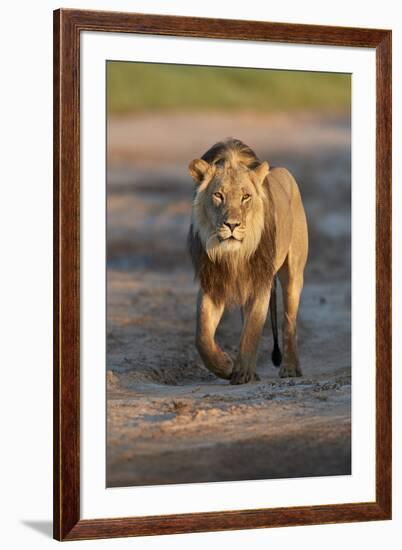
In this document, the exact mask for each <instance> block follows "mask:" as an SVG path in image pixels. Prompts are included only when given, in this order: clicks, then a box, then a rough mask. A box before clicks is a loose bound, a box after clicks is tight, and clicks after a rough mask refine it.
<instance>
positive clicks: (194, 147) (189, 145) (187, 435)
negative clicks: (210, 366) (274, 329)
mask: <svg viewBox="0 0 402 550" xmlns="http://www.w3.org/2000/svg"><path fill="white" fill-rule="evenodd" d="M350 114H351V76H350V75H346V74H335V73H311V72H296V71H276V70H275V71H273V70H266V69H264V70H262V69H238V68H222V67H195V66H180V65H161V64H142V63H128V62H124V63H123V62H108V64H107V115H108V116H107V163H108V164H107V227H108V229H107V301H108V314H107V382H108V385H107V388H108V411H107V418H108V437H107V484H108V486H122V485H147V484H161V483H185V482H199V481H225V480H238V479H262V478H264V479H266V478H278V477H301V476H314V475H341V474H342V475H344V474H348V473H350V458H351V449H350V390H351V365H350V361H351V346H350V342H351V334H350V328H351V312H350V293H351V287H350V284H351V255H350V253H351V200H350V199H351V117H350ZM229 136H232V137H235V138H239V139H241V140H242V141H244V142H245V143H247V144H248V145H249V146H250V147H251V148H252V149H253V150H254V151H255V152H256V154H257V155H258V156H259V157H260V159H261V160H267V161H268V162H269V164H270V165H271V166H285V167H286V168H288V169H289V170H290V171H291V172H292V173H293V175H294V176H295V178H296V180H297V181H298V183H299V186H300V190H301V194H302V198H303V201H304V204H305V208H306V213H307V219H308V225H309V240H310V252H309V260H308V263H307V268H306V273H305V289H304V292H303V298H302V304H301V310H300V315H299V331H298V334H299V346H300V354H301V362H302V368H303V372H304V377H303V378H301V379H297V380H279V379H278V377H277V376H278V375H277V371H276V369H275V368H274V367H273V366H272V364H271V363H270V360H269V357H270V350H271V346H272V339H271V331H270V328H268V324H267V327H266V330H265V333H264V336H263V340H262V343H261V352H260V359H259V373H260V375H261V378H262V380H261V382H260V383H257V384H252V385H246V386H241V387H231V386H228V385H227V382H225V381H220V380H217V379H216V378H215V377H214V376H212V375H211V374H210V373H209V372H208V371H207V370H206V369H205V368H204V367H203V365H202V363H201V361H200V359H199V357H198V355H197V352H196V350H195V347H194V330H195V300H196V293H197V285H196V284H195V282H194V280H193V274H192V269H191V264H190V261H189V258H188V255H187V252H186V235H187V231H188V227H189V221H190V211H191V199H192V192H193V187H192V182H191V179H190V177H189V176H188V174H187V166H188V163H189V162H190V161H191V160H192V159H193V158H197V157H200V156H201V155H202V154H203V153H204V152H205V151H206V150H207V149H208V148H209V147H210V146H211V145H212V144H213V143H215V142H216V141H219V140H221V139H223V138H225V137H229ZM239 333H240V321H239V316H238V315H237V312H232V313H227V314H225V316H224V319H223V322H222V325H221V327H220V328H219V331H218V340H219V341H220V343H221V344H222V346H223V347H224V348H225V349H226V350H228V351H229V352H230V353H231V354H232V355H235V353H236V350H237V345H238V339H239Z"/></svg>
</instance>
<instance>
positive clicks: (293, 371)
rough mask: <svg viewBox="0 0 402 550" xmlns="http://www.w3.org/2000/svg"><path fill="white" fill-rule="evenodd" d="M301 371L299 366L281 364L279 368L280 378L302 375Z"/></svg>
mask: <svg viewBox="0 0 402 550" xmlns="http://www.w3.org/2000/svg"><path fill="white" fill-rule="evenodd" d="M302 375H303V373H302V371H301V368H300V367H299V366H296V367H295V366H290V365H282V366H281V368H280V369H279V377H280V378H294V377H295V376H302Z"/></svg>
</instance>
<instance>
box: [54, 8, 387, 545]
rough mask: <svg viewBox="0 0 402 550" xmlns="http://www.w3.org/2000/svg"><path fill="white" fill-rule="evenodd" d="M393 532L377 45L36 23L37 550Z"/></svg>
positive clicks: (241, 25)
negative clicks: (45, 154) (172, 538)
mask: <svg viewBox="0 0 402 550" xmlns="http://www.w3.org/2000/svg"><path fill="white" fill-rule="evenodd" d="M390 518H391V31H389V30H380V29H364V28H341V27H330V26H325V27H324V26H313V25H298V24H288V23H271V22H263V21H240V20H218V19H206V18H192V17H176V16H160V15H146V14H137V13H117V12H97V11H80V10H64V9H61V10H57V11H56V12H54V537H55V538H56V539H58V540H78V539H94V538H108V537H127V536H136V535H153V534H155V535H157V534H159V535H160V534H171V533H187V532H201V531H219V530H228V529H232V530H235V529H254V528H266V527H280V526H297V525H311V524H325V523H338V522H358V521H370V520H386V519H390Z"/></svg>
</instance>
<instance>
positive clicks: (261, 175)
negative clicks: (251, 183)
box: [254, 160, 269, 184]
mask: <svg viewBox="0 0 402 550" xmlns="http://www.w3.org/2000/svg"><path fill="white" fill-rule="evenodd" d="M268 172H269V164H268V162H267V161H266V160H264V162H262V163H261V164H260V165H259V166H257V168H255V169H254V174H255V175H256V176H257V180H258V183H260V184H262V183H263V181H264V180H265V177H266V176H267V174H268Z"/></svg>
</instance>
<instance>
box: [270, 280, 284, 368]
mask: <svg viewBox="0 0 402 550" xmlns="http://www.w3.org/2000/svg"><path fill="white" fill-rule="evenodd" d="M269 311H270V314H271V325H272V334H273V336H274V349H273V351H272V355H271V359H272V362H273V364H274V365H275V367H279V366H280V364H281V363H282V353H281V350H280V349H279V343H278V318H277V315H276V277H274V281H273V283H272V289H271V299H270V301H269Z"/></svg>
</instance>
